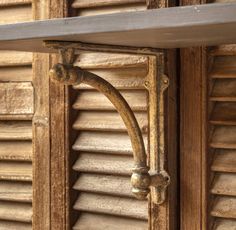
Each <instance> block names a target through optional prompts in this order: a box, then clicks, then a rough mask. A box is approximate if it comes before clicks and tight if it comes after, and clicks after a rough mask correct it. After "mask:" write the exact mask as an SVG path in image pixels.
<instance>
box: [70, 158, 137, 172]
mask: <svg viewBox="0 0 236 230" xmlns="http://www.w3.org/2000/svg"><path fill="white" fill-rule="evenodd" d="M133 166H134V163H133V158H132V157H131V156H130V157H129V156H115V155H106V154H91V153H80V155H79V157H78V160H77V161H76V162H75V164H74V166H73V169H74V170H76V171H78V172H90V173H102V174H112V175H124V176H131V172H132V167H133Z"/></svg>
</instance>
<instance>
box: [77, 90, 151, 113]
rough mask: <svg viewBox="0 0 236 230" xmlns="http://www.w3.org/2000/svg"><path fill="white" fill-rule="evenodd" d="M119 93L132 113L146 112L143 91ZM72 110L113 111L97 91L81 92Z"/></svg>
mask: <svg viewBox="0 0 236 230" xmlns="http://www.w3.org/2000/svg"><path fill="white" fill-rule="evenodd" d="M120 93H121V94H122V96H123V97H124V98H125V99H126V101H127V102H128V104H129V105H130V107H131V109H132V110H133V111H146V110H147V103H146V95H147V94H146V92H145V91H143V90H142V91H140V90H135V91H121V92H120ZM73 109H79V110H103V111H104V110H110V111H115V108H114V106H113V105H112V103H111V102H110V101H109V100H108V99H107V98H106V97H105V96H104V95H102V94H100V93H99V92H97V91H81V92H80V93H79V94H78V98H77V100H76V101H75V103H74V105H73Z"/></svg>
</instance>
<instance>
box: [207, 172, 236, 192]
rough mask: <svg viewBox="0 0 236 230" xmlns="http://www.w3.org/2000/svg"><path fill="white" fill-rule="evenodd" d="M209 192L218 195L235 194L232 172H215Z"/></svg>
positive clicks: (235, 185)
mask: <svg viewBox="0 0 236 230" xmlns="http://www.w3.org/2000/svg"><path fill="white" fill-rule="evenodd" d="M211 192H212V193H213V194H218V195H228V196H236V175H235V174H232V173H217V174H216V175H215V178H214V181H213V184H212V188H211Z"/></svg>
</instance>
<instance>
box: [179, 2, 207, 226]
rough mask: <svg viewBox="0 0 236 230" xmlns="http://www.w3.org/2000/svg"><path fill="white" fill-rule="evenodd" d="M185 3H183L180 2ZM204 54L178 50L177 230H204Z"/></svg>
mask: <svg viewBox="0 0 236 230" xmlns="http://www.w3.org/2000/svg"><path fill="white" fill-rule="evenodd" d="M183 4H185V3H183ZM204 71H205V53H204V50H203V48H201V47H199V48H189V49H182V50H181V83H180V84H181V88H180V94H181V98H180V106H181V110H180V113H181V129H180V132H181V137H180V138H181V142H180V148H181V149H180V206H181V229H182V230H189V229H192V230H199V229H206V223H205V217H204V213H206V210H205V209H206V207H205V200H206V181H205V179H206V175H205V173H206V166H205V164H206V150H205V142H206V138H205V128H206V118H205V116H206V114H205V108H206V105H205V96H206V95H205V94H206V91H205V90H206V88H205V87H206V82H205V81H206V80H205V74H204Z"/></svg>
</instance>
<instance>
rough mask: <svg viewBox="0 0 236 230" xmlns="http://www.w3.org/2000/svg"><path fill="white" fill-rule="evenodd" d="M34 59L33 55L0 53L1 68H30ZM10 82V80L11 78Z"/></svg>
mask: <svg viewBox="0 0 236 230" xmlns="http://www.w3.org/2000/svg"><path fill="white" fill-rule="evenodd" d="M0 13H1V9H0ZM32 58H33V56H32V54H31V53H26V52H16V51H0V66H1V67H7V66H11V67H13V66H14V67H15V66H29V65H31V64H32ZM12 71H13V70H12ZM9 77H10V76H9ZM8 80H10V78H9V79H8Z"/></svg>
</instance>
